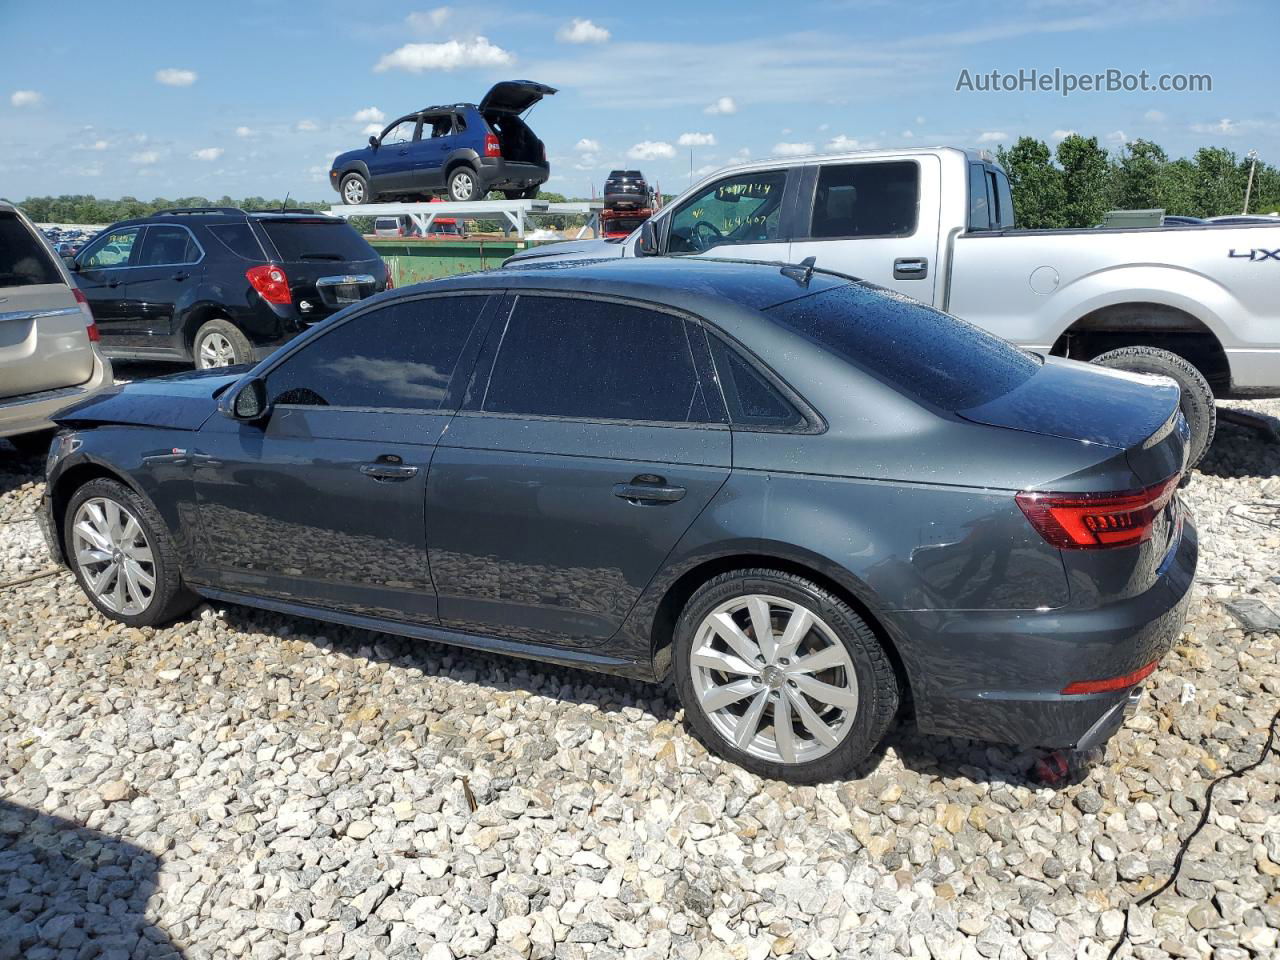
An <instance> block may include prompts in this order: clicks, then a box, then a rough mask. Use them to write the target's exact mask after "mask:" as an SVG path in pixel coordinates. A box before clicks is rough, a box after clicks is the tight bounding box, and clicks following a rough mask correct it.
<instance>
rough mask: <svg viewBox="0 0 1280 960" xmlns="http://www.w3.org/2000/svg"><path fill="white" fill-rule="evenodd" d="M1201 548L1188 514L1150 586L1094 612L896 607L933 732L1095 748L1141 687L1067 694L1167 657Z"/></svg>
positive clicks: (921, 709)
mask: <svg viewBox="0 0 1280 960" xmlns="http://www.w3.org/2000/svg"><path fill="white" fill-rule="evenodd" d="M1198 554H1199V547H1198V542H1197V535H1196V530H1195V526H1194V524H1193V523H1192V521H1191V518H1190V517H1189V516H1188V517H1187V518H1186V520H1185V522H1184V524H1183V528H1182V535H1181V537H1180V538H1179V540H1178V541H1177V542H1176V543H1175V544H1174V545H1173V546H1172V547H1171V548H1170V550H1169V553H1168V554H1167V555H1166V557H1165V558H1164V561H1163V563H1162V564H1161V572H1160V574H1159V576H1158V578H1157V579H1156V581H1155V583H1154V584H1153V585H1152V586H1151V587H1150V588H1149V589H1148V590H1147V591H1145V592H1144V593H1141V594H1139V595H1137V596H1134V597H1130V598H1127V599H1125V600H1121V601H1117V602H1114V603H1110V604H1107V605H1105V606H1102V607H1097V608H1095V609H1092V610H1072V609H1070V608H1062V609H1055V610H1048V611H1043V612H1042V611H946V612H937V611H934V612H910V613H899V614H895V618H896V620H897V625H898V626H899V627H900V628H901V629H902V630H903V631H904V632H905V635H906V636H907V637H910V638H911V639H910V644H909V647H910V651H911V654H912V656H911V657H910V658H909V659H910V660H911V661H913V662H911V663H909V664H908V668H909V670H910V673H911V682H912V694H913V696H914V699H915V705H916V721H917V725H918V726H919V728H920V730H921V731H922V732H924V733H931V734H939V735H943V736H961V737H971V738H973V739H977V740H989V741H996V742H1001V743H1016V744H1019V745H1024V746H1037V747H1052V748H1063V747H1068V748H1069V747H1076V748H1088V747H1093V746H1098V745H1100V744H1102V743H1105V742H1106V740H1107V739H1109V738H1110V736H1111V735H1112V734H1113V733H1115V731H1116V730H1117V729H1119V727H1120V725H1121V724H1122V723H1123V722H1124V715H1125V710H1126V707H1128V706H1129V698H1130V694H1131V693H1132V692H1133V690H1134V689H1136V687H1130V688H1128V689H1122V690H1116V691H1111V692H1107V693H1098V694H1084V695H1065V694H1063V693H1062V692H1061V691H1062V690H1063V689H1064V688H1065V687H1066V686H1067V684H1069V683H1073V682H1076V681H1087V680H1103V679H1106V678H1110V677H1120V676H1123V675H1125V674H1128V673H1132V672H1133V671H1135V670H1137V669H1139V668H1140V667H1142V666H1144V665H1146V664H1149V663H1151V662H1152V661H1155V660H1159V659H1160V658H1161V657H1163V656H1164V654H1165V653H1167V652H1168V651H1169V648H1170V647H1172V646H1173V643H1174V641H1175V640H1176V639H1177V638H1178V635H1179V634H1180V633H1181V632H1182V626H1183V623H1184V622H1185V620H1186V615H1187V607H1188V605H1189V604H1190V600H1191V587H1192V584H1193V583H1194V581H1195V571H1196V562H1197V558H1198Z"/></svg>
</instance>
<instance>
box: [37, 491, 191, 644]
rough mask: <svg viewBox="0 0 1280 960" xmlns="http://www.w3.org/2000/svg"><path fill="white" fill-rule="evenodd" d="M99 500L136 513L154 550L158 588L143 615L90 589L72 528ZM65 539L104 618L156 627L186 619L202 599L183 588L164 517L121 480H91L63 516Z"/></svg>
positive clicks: (85, 588)
mask: <svg viewBox="0 0 1280 960" xmlns="http://www.w3.org/2000/svg"><path fill="white" fill-rule="evenodd" d="M98 497H100V498H102V499H104V500H111V501H114V502H115V503H117V504H119V505H120V506H121V507H123V508H124V509H125V510H126V511H128V512H129V513H130V514H132V515H133V517H134V518H135V519H136V520H137V522H138V526H139V527H141V528H142V532H143V535H144V536H145V537H146V543H147V546H149V547H150V548H151V556H152V561H151V575H152V577H153V579H154V581H155V586H154V589H153V591H152V594H151V598H150V602H149V603H148V604H147V605H146V606H145V607H144V608H143V609H142V610H140V611H139V612H136V613H121V612H119V611H116V610H112V609H111V608H110V607H108V606H106V605H104V603H103V602H102V601H100V600H99V599H98V597H97V596H96V595H95V593H94V591H93V590H92V589H91V588H90V586H89V583H88V581H87V579H86V573H85V571H84V570H83V569H82V568H81V566H80V562H79V559H78V558H77V556H76V549H75V536H74V530H73V529H72V527H73V525H74V520H75V516H76V512H77V511H78V510H79V509H80V507H81V506H82V505H83V504H84V502H85V501H86V500H91V499H94V498H98ZM62 538H63V545H64V548H65V550H66V554H67V562H68V563H69V564H70V566H71V571H72V573H74V574H75V577H76V580H78V581H79V583H80V589H81V590H83V591H84V594H85V596H86V597H87V598H88V599H89V602H90V603H92V604H93V605H94V606H95V607H97V608H98V610H99V611H100V612H101V613H102V615H103V616H105V617H107V618H109V619H111V620H116V621H118V622H120V623H125V624H128V625H129V626H131V627H155V626H159V625H160V624H164V623H168V622H169V621H170V620H173V619H174V618H176V617H180V616H182V614H184V613H186V612H188V611H189V610H191V608H192V607H194V606H195V605H196V604H197V603H198V602H199V600H200V598H199V597H197V596H196V595H195V594H194V593H192V592H191V591H190V590H189V589H187V587H186V586H184V585H183V582H182V574H181V572H180V570H179V566H178V556H177V552H176V551H175V550H174V547H173V541H172V540H170V538H169V532H168V530H167V529H166V527H165V525H164V521H163V520H161V518H160V514H159V513H157V512H156V509H155V507H153V506H152V505H151V503H150V502H149V501H147V500H145V499H144V498H142V497H140V496H139V495H138V494H136V493H134V492H133V491H132V490H130V489H129V488H128V487H126V486H125V485H124V484H123V483H120V482H119V481H117V480H109V479H107V478H105V477H99V478H98V479H96V480H90V481H89V482H88V483H86V484H85V485H84V486H82V487H80V488H79V489H78V490H76V492H75V493H73V494H72V495H71V500H70V501H69V502H68V504H67V509H66V512H65V513H64V514H63V517H62Z"/></svg>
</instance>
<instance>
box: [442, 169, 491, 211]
mask: <svg viewBox="0 0 1280 960" xmlns="http://www.w3.org/2000/svg"><path fill="white" fill-rule="evenodd" d="M483 196H484V191H483V189H482V188H481V186H480V176H479V175H478V174H477V173H476V172H475V171H474V170H472V169H471V168H470V167H458V168H457V169H455V170H454V171H453V173H451V174H449V199H450V200H452V201H454V202H455V203H470V202H471V201H472V200H480V199H482V198H483Z"/></svg>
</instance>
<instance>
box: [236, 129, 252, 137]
mask: <svg viewBox="0 0 1280 960" xmlns="http://www.w3.org/2000/svg"><path fill="white" fill-rule="evenodd" d="M253 134H254V131H253V130H251V129H250V128H249V127H236V136H237V137H239V138H240V139H242V140H248V139H249V138H250V137H252V136H253Z"/></svg>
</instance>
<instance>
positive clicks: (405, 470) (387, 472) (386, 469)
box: [360, 463, 418, 481]
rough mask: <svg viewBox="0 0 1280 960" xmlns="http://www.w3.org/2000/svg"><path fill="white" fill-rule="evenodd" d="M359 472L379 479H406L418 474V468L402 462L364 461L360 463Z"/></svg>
mask: <svg viewBox="0 0 1280 960" xmlns="http://www.w3.org/2000/svg"><path fill="white" fill-rule="evenodd" d="M360 472H361V473H363V474H364V475H365V476H366V477H373V479H375V480H379V481H389V480H408V479H409V478H410V477H416V476H417V475H418V468H417V467H409V466H405V465H404V464H402V463H399V464H397V463H365V464H361V466H360Z"/></svg>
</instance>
